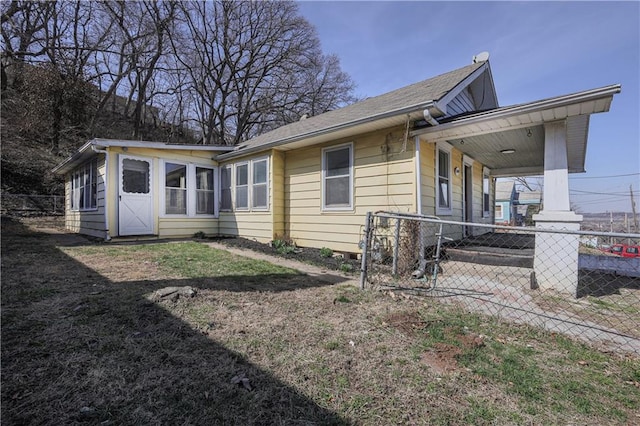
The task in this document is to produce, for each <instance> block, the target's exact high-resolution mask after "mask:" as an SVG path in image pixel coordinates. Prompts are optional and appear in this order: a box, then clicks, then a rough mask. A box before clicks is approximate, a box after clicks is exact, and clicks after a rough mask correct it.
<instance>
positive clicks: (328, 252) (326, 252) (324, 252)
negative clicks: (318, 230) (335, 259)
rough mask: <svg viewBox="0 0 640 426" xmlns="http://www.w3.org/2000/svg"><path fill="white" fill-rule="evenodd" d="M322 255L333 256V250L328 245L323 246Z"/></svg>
mask: <svg viewBox="0 0 640 426" xmlns="http://www.w3.org/2000/svg"><path fill="white" fill-rule="evenodd" d="M320 256H322V257H331V256H333V250H331V249H330V248H328V247H322V248H321V249H320Z"/></svg>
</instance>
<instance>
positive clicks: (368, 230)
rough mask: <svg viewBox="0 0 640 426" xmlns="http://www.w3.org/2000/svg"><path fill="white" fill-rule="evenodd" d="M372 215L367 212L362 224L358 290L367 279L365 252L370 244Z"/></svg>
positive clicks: (362, 287) (362, 288) (361, 288)
mask: <svg viewBox="0 0 640 426" xmlns="http://www.w3.org/2000/svg"><path fill="white" fill-rule="evenodd" d="M372 222H373V215H372V214H371V212H367V219H366V222H365V224H364V241H363V244H362V265H361V267H360V290H364V283H365V281H366V280H367V253H368V252H369V246H370V245H371V229H372V226H371V225H372Z"/></svg>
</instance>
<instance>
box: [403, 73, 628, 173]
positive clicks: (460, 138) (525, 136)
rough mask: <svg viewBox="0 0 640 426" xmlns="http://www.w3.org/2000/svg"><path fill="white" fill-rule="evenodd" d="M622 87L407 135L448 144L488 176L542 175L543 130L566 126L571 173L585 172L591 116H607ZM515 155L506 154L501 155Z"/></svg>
mask: <svg viewBox="0 0 640 426" xmlns="http://www.w3.org/2000/svg"><path fill="white" fill-rule="evenodd" d="M620 88H621V87H620V85H619V84H616V85H611V86H606V87H602V88H598V89H592V90H587V91H584V92H579V93H574V94H570V95H564V96H559V97H555V98H550V99H544V100H540V101H535V102H531V103H527V104H520V105H514V106H509V107H504V108H497V109H493V110H490V111H485V112H481V113H477V114H473V115H468V116H465V117H460V118H453V119H451V120H450V121H448V122H446V123H441V124H440V125H438V126H433V127H426V128H423V129H417V130H414V131H413V132H411V135H412V136H418V137H419V138H420V139H421V140H423V141H426V142H440V141H447V142H449V143H450V144H452V145H453V146H455V147H456V148H457V149H459V150H460V151H462V152H463V153H465V154H467V155H468V156H470V157H473V158H474V159H476V160H477V161H479V162H481V163H482V164H484V165H486V166H487V167H488V168H489V169H491V174H492V176H496V177H501V176H532V175H540V174H542V173H543V172H544V124H545V123H550V122H555V121H564V122H565V128H566V132H567V133H566V135H567V151H568V152H567V153H568V167H569V172H570V173H579V172H584V171H585V169H584V163H585V157H586V147H587V135H588V130H589V118H590V115H591V114H595V113H600V112H606V111H609V108H610V106H611V101H612V99H613V95H615V94H616V93H619V92H620ZM506 150H515V152H513V153H509V154H505V153H503V151H506Z"/></svg>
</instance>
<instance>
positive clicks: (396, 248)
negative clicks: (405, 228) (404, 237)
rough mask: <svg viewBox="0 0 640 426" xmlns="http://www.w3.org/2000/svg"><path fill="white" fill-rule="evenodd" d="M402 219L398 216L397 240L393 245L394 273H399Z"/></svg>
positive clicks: (392, 272)
mask: <svg viewBox="0 0 640 426" xmlns="http://www.w3.org/2000/svg"><path fill="white" fill-rule="evenodd" d="M401 222H402V219H400V218H396V233H395V240H394V244H395V245H394V246H393V270H392V271H391V274H392V275H398V253H399V252H400V225H401Z"/></svg>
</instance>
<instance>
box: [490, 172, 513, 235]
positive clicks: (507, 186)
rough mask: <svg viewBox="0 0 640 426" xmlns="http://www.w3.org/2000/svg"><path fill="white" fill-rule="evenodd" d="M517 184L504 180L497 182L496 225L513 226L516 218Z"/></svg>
mask: <svg viewBox="0 0 640 426" xmlns="http://www.w3.org/2000/svg"><path fill="white" fill-rule="evenodd" d="M517 196H518V193H517V192H516V185H515V182H514V181H512V180H504V181H498V182H496V188H495V209H494V223H495V224H496V225H513V224H514V221H515V218H516V200H517Z"/></svg>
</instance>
